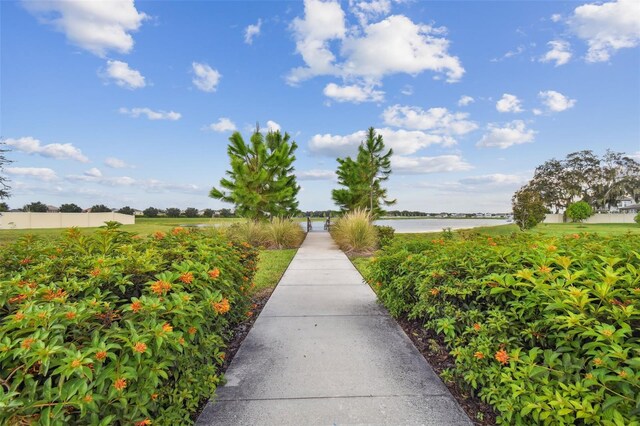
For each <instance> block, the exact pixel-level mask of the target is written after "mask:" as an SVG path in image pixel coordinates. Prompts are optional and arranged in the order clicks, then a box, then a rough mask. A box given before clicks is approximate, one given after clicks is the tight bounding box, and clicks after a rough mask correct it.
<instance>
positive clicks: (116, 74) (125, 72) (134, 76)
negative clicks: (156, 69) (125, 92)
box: [101, 61, 147, 89]
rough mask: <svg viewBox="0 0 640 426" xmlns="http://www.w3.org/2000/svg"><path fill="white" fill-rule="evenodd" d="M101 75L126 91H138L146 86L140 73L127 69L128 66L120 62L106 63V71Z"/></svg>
mask: <svg viewBox="0 0 640 426" xmlns="http://www.w3.org/2000/svg"><path fill="white" fill-rule="evenodd" d="M101 75H102V76H103V77H105V78H110V79H112V80H113V81H115V83H116V84H117V85H118V86H120V87H125V88H127V89H140V88H142V87H145V86H146V85H147V84H146V83H145V80H144V77H143V76H142V74H140V71H138V70H134V69H131V68H129V64H127V63H126V62H122V61H107V69H106V71H104V72H103V73H102V74H101Z"/></svg>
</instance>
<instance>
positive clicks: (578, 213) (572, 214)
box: [567, 201, 593, 222]
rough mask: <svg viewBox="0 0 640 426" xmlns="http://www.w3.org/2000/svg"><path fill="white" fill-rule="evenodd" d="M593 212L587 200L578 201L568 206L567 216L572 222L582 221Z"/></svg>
mask: <svg viewBox="0 0 640 426" xmlns="http://www.w3.org/2000/svg"><path fill="white" fill-rule="evenodd" d="M592 214H593V209H592V208H591V206H590V205H589V203H587V202H586V201H578V202H577V203H573V204H570V205H569V207H568V208H567V217H568V218H569V219H571V221H572V222H582V221H583V220H585V219H588V218H589V217H590V216H591V215H592Z"/></svg>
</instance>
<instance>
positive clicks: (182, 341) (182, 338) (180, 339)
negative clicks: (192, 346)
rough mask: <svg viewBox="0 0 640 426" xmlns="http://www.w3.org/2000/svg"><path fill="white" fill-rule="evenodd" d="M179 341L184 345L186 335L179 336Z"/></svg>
mask: <svg viewBox="0 0 640 426" xmlns="http://www.w3.org/2000/svg"><path fill="white" fill-rule="evenodd" d="M178 343H180V344H181V345H184V343H185V340H184V337H181V338H179V339H178Z"/></svg>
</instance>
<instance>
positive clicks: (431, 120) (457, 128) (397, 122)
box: [382, 105, 478, 135]
mask: <svg viewBox="0 0 640 426" xmlns="http://www.w3.org/2000/svg"><path fill="white" fill-rule="evenodd" d="M468 117H469V114H468V113H465V112H455V113H453V112H449V110H447V109H446V108H429V109H428V110H426V111H425V110H423V109H421V108H419V107H411V106H402V105H393V106H390V107H388V108H387V109H385V110H384V112H383V113H382V118H383V120H384V123H385V124H388V125H390V126H395V127H404V128H409V129H415V130H429V131H430V133H434V134H443V135H465V134H467V133H469V132H471V131H473V130H475V129H477V128H478V125H477V124H476V123H474V122H473V121H469V120H467V118H468Z"/></svg>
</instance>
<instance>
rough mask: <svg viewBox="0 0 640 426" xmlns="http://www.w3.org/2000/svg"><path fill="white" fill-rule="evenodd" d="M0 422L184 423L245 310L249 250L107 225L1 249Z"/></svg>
mask: <svg viewBox="0 0 640 426" xmlns="http://www.w3.org/2000/svg"><path fill="white" fill-rule="evenodd" d="M0 264H2V265H3V266H4V267H3V268H2V270H0V424H29V423H32V422H38V421H39V422H41V423H43V424H49V423H52V424H78V423H82V424H101V425H107V424H113V423H119V424H140V425H142V424H151V422H153V424H166V425H174V424H184V423H188V422H190V420H189V415H190V413H191V412H193V411H194V410H195V409H196V408H197V407H198V405H199V403H200V401H201V399H202V398H206V397H209V396H211V395H212V394H213V392H214V390H215V389H216V386H217V385H218V383H219V382H220V380H221V376H220V371H219V368H220V365H221V364H222V362H223V360H224V347H225V344H224V342H225V339H226V338H228V337H229V332H230V329H231V327H232V326H233V325H234V324H236V323H238V322H240V321H242V320H243V319H245V318H246V317H247V316H249V315H250V314H251V312H250V310H249V308H250V300H249V296H248V294H247V293H248V290H249V287H250V285H251V280H252V277H253V274H254V271H255V264H256V251H255V250H254V249H253V248H251V247H250V246H248V245H246V244H245V245H242V244H240V245H236V244H234V243H230V242H228V241H227V240H225V239H224V238H222V237H220V236H218V235H216V234H210V233H203V232H199V231H194V230H186V229H183V228H175V229H174V230H173V231H172V232H170V233H168V234H165V233H162V232H157V233H156V234H154V235H153V236H151V237H149V238H138V237H135V236H133V235H132V234H129V233H127V232H122V231H120V230H119V229H118V228H117V226H115V225H110V226H108V227H107V228H106V229H103V230H101V231H98V232H95V233H94V234H92V235H83V234H80V233H79V232H78V231H77V230H75V229H70V230H69V231H67V232H66V234H65V235H64V237H62V238H61V239H59V240H55V241H44V240H38V239H35V238H33V237H30V236H28V237H24V238H22V239H21V240H20V241H18V242H17V243H15V244H13V245H11V246H7V247H2V249H0Z"/></svg>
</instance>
